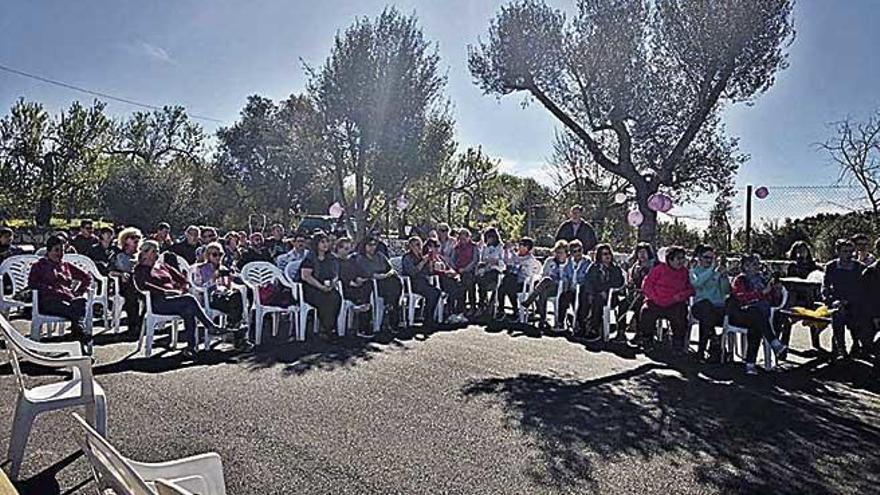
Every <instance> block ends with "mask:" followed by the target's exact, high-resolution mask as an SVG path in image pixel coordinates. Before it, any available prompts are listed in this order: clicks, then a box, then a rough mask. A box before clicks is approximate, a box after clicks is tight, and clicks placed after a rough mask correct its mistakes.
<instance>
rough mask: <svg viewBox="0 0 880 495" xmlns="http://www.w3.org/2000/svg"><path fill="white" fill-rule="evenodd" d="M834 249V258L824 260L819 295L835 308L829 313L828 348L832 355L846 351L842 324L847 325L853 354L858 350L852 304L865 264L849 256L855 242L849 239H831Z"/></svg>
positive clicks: (855, 318)
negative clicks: (835, 253) (835, 254)
mask: <svg viewBox="0 0 880 495" xmlns="http://www.w3.org/2000/svg"><path fill="white" fill-rule="evenodd" d="M835 249H836V251H837V259H834V260H831V261H829V262H828V263H827V264H825V277H824V279H823V280H822V297H823V299H824V300H825V303H826V304H827V305H828V307H829V308H832V309H836V310H837V311H835V312H834V314H833V315H832V316H831V328H832V330H833V331H834V336H833V338H832V340H831V352H832V354H833V355H834V356H835V357H843V356H845V355H846V335H845V333H844V332H845V328H846V327H849V330H850V334H851V336H852V340H853V349H852V350H853V351H854V352H855V353H856V354H859V353H861V348H862V342H861V335H860V333H859V329H858V327H857V325H858V318H857V316H856V312H857V311H858V308H857V307H856V304H857V302H858V299H859V297H860V295H859V285H860V284H859V280H860V278H861V276H862V272H864V271H865V265H863V264H861V263H860V262H859V261H858V260H856V259H853V255H854V254H855V245H853V243H852V241H850V240H849V239H839V240H838V241H837V242H836V243H835Z"/></svg>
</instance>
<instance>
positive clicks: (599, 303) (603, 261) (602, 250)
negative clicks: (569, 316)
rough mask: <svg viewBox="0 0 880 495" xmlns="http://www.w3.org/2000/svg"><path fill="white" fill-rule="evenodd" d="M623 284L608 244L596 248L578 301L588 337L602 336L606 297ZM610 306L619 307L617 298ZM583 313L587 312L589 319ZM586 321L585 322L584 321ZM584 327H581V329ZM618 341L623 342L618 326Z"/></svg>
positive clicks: (620, 327) (621, 329) (612, 300)
mask: <svg viewBox="0 0 880 495" xmlns="http://www.w3.org/2000/svg"><path fill="white" fill-rule="evenodd" d="M624 283H625V277H624V275H623V269H622V268H620V266H618V265H617V263H616V262H615V261H614V252H613V251H611V246H609V245H608V244H599V245H598V246H596V261H595V262H593V263H592V264H591V265H590V268H589V269H588V270H587V280H586V284H585V288H586V290H584V291H581V300H580V301H579V304H580V308H583V309H581V315H580V317H581V322H582V323H584V322H586V323H587V325H586V330H587V332H588V335H591V336H592V337H593V338H599V337H601V335H602V312H603V309H602V308H603V307H604V306H605V305H606V304H607V303H608V295H609V294H610V292H611V289H615V288H617V289H619V288H622V287H623V285H624ZM611 304H612V306H614V307H617V306H619V305H620V298H619V297H612V298H611ZM585 311H589V318H588V319H586V318H587V315H586V313H585ZM585 319H586V321H585ZM583 327H584V326H583V325H582V328H583ZM617 328H618V333H617V336H618V339H622V340H625V339H626V337H625V334H624V332H623V327H622V326H618V327H617Z"/></svg>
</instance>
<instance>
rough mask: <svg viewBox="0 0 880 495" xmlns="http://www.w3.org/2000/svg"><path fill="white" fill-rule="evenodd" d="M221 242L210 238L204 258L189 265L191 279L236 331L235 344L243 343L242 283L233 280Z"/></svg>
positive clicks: (232, 329)
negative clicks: (212, 240)
mask: <svg viewBox="0 0 880 495" xmlns="http://www.w3.org/2000/svg"><path fill="white" fill-rule="evenodd" d="M223 254H224V253H223V245H222V244H220V243H219V242H212V243H210V244H208V245H207V246H205V261H203V262H201V263H196V264H195V265H193V266H192V268H191V270H192V271H193V275H194V276H193V282H194V284H195V286H196V287H198V288H199V289H201V290H204V291H207V293H208V300H209V301H210V304H211V309H213V310H216V311H220V312H221V313H223V314H225V315H226V329H227V330H229V331H230V332H231V333H234V334H235V335H236V346H239V347H246V346H249V344H248V343H247V342H246V341H245V337H244V336H245V335H246V333H247V328H242V325H241V322H242V319H243V318H244V300H245V297H246V292H245V289H244V287H243V286H236V285H235V284H233V283H232V276H231V275H232V273H231V272H230V271H229V269H228V268H226V267H224V266H223V264H222V260H223Z"/></svg>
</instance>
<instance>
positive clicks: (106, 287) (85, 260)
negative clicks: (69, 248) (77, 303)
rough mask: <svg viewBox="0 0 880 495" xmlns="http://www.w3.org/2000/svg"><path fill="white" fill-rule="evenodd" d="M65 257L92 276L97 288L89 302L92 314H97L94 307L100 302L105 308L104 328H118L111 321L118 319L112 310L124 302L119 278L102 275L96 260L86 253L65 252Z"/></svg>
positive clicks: (103, 314)
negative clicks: (111, 288)
mask: <svg viewBox="0 0 880 495" xmlns="http://www.w3.org/2000/svg"><path fill="white" fill-rule="evenodd" d="M63 259H64V261H66V262H68V263H70V264H71V265H74V266H75V267H77V268H79V269H80V270H82V271H84V272H86V273H88V274H89V275H91V276H92V281H93V282H94V289H95V290H94V292H95V295H94V297H93V298H92V300H91V301H90V302H89V306H90V307H92V314H93V315H94V314H95V310H94V307H95V306H96V305H98V304H100V305H101V307H102V308H103V313H102V321H103V322H104V329H105V330H110V331H115V330H116V328H115V327H113V326H112V325H111V323H112V324H116V321H117V320H116V318H115V317H114V316H113V315H114V314H115V313H113V312H111V311H119V309H120V308H121V307H122V302H123V300H122V295H121V294H120V293H119V285H118V280H117V279H115V278H113V277H105V276H104V275H101V272H100V271H98V267H97V265H95V262H94V261H92V259H91V258H89V257H88V256H86V255H83V254H65V255H64V258H63ZM111 285H112V286H113V290H112V291H111V290H110V286H111ZM110 292H113V294H114V295H113V297H111V296H110ZM111 304H112V307H111Z"/></svg>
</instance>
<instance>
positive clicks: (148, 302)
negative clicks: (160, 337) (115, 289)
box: [137, 288, 183, 357]
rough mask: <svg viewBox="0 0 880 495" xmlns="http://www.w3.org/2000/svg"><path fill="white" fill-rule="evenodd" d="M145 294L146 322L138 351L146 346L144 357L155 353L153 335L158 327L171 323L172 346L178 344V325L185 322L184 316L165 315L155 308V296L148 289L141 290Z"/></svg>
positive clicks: (142, 328)
mask: <svg viewBox="0 0 880 495" xmlns="http://www.w3.org/2000/svg"><path fill="white" fill-rule="evenodd" d="M138 290H139V291H140V293H141V294H143V296H144V307H145V310H144V323H143V326H142V327H141V335H140V337H139V338H138V346H137V352H140V350H141V347H142V346H143V347H144V357H150V355H151V354H153V337H154V335H155V333H156V327H159V326H163V325H165V324H166V323H171V346H172V347H174V346H176V345H177V331H178V330H177V325H178V323H182V322H183V318H182V317H180V316H178V315H163V314H159V313H156V312H155V311H154V310H153V298H152V295H151V294H150V291H148V290H140V288H138Z"/></svg>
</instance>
